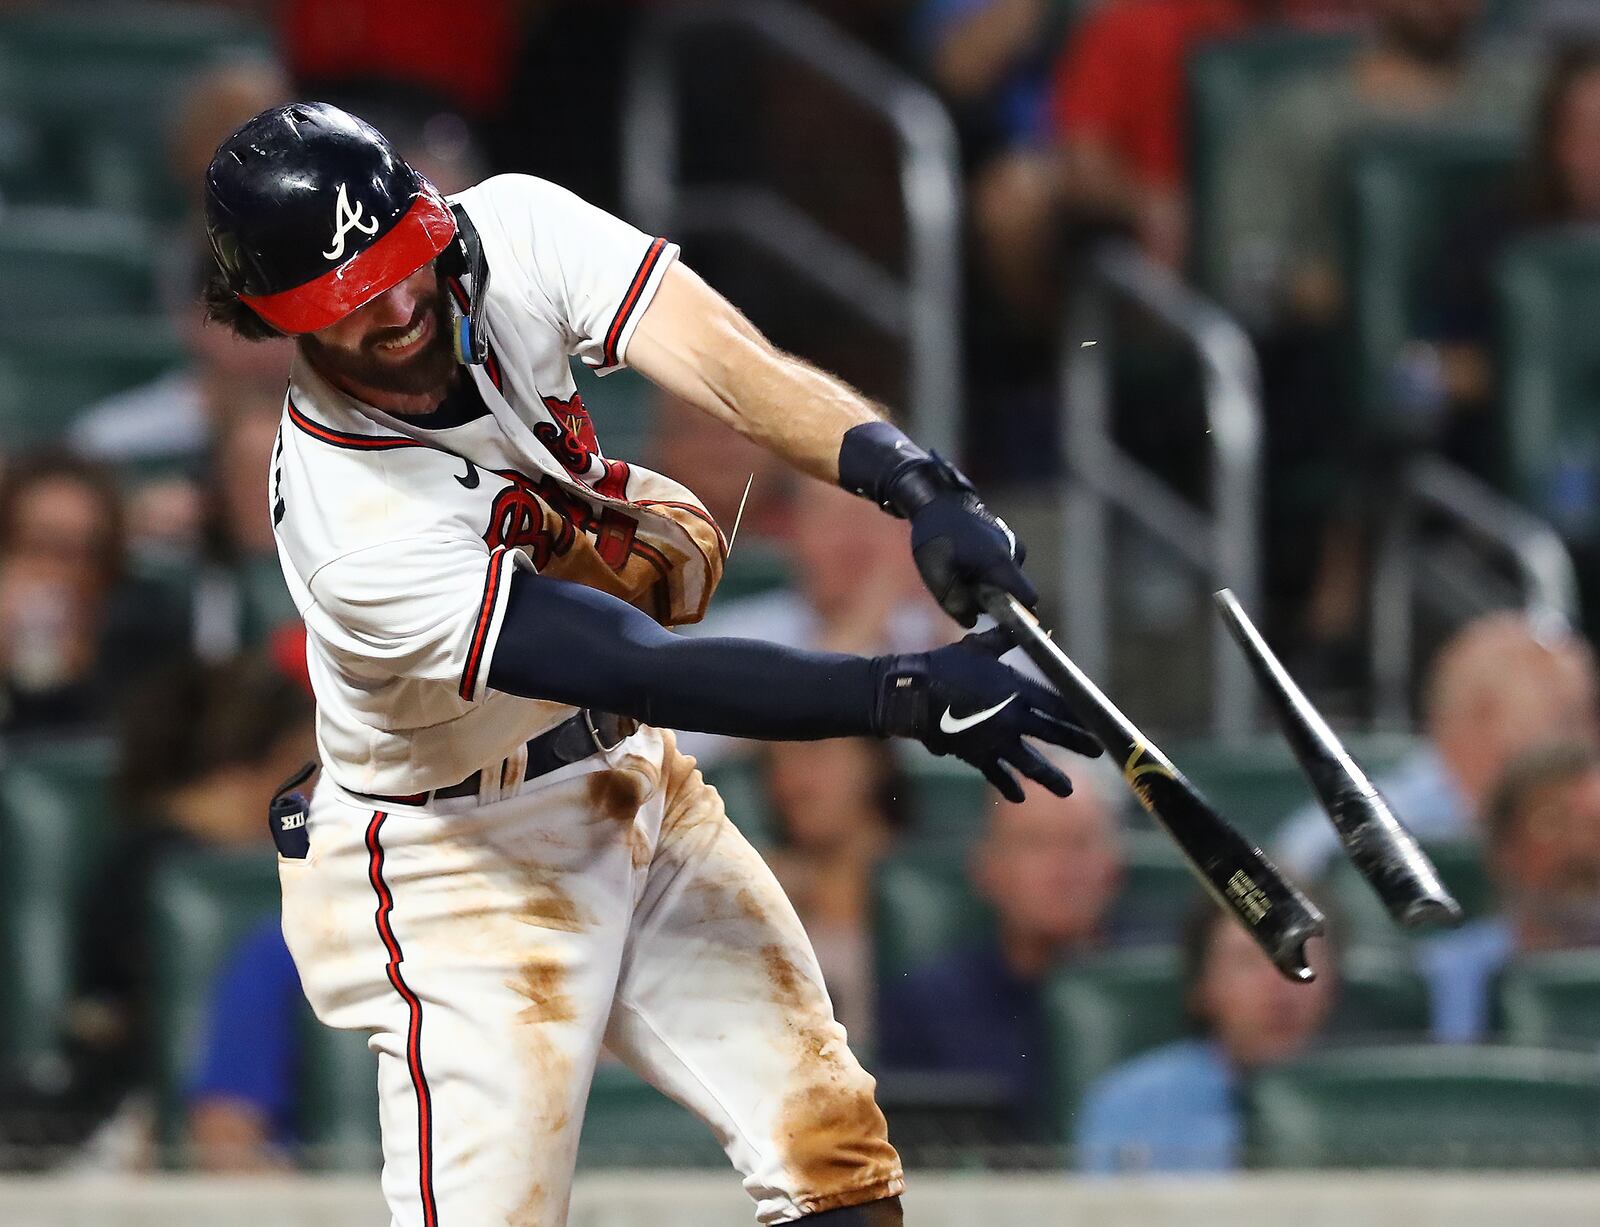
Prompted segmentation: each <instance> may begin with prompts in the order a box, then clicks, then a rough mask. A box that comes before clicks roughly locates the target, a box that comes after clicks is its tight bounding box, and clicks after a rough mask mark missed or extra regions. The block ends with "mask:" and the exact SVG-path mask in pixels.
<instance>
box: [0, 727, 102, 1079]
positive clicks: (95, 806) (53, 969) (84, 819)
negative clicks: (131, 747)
mask: <svg viewBox="0 0 1600 1227" xmlns="http://www.w3.org/2000/svg"><path fill="white" fill-rule="evenodd" d="M112 762H113V747H112V745H111V743H110V742H109V741H105V740H101V739H94V740H88V739H74V740H60V741H49V742H38V743H33V744H26V743H20V742H15V743H12V744H11V745H9V746H8V747H7V750H6V755H5V759H4V761H3V763H0V846H4V848H5V855H4V856H0V980H3V982H4V983H5V985H6V992H5V993H4V994H3V995H0V1064H10V1063H15V1064H16V1065H17V1066H20V1067H33V1066H36V1065H38V1064H40V1063H43V1062H48V1061H49V1060H51V1059H52V1058H53V1057H54V1056H55V1055H56V1054H58V1053H59V1051H60V1041H61V1028H62V1025H63V1022H64V1016H65V1010H66V1006H67V1003H68V1001H69V1000H70V999H71V997H72V994H73V992H74V991H75V990H76V988H77V983H76V973H77V962H78V941H79V938H78V922H79V919H80V917H81V915H82V912H83V904H84V902H85V900H86V898H87V895H88V892H89V890H91V889H92V888H93V885H94V881H95V877H96V874H97V871H98V869H99V866H100V863H101V854H102V852H103V850H104V848H105V845H106V840H107V830H106V827H107V809H106V804H107V803H106V791H107V784H108V781H109V778H110V775H111V770H112Z"/></svg>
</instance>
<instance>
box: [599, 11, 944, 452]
mask: <svg viewBox="0 0 1600 1227" xmlns="http://www.w3.org/2000/svg"><path fill="white" fill-rule="evenodd" d="M715 29H721V30H725V31H730V32H737V33H739V34H742V35H745V36H750V37H754V38H756V39H759V40H760V41H761V42H762V43H764V44H765V45H766V46H767V47H768V48H770V49H772V50H773V51H775V52H778V53H779V54H781V55H783V56H785V57H786V58H788V59H790V60H792V61H794V62H796V63H798V64H802V65H804V66H805V67H806V68H808V69H809V70H810V71H812V72H814V73H816V74H817V75H818V76H819V77H821V78H823V79H825V80H827V81H829V82H832V83H833V84H834V85H835V86H837V87H838V88H839V89H841V90H843V91H844V92H845V93H846V94H848V95H850V96H851V97H852V98H854V99H855V100H856V101H857V102H858V103H860V105H861V106H862V107H863V108H865V109H867V110H869V111H871V112H872V113H874V114H876V115H878V116H880V117H881V118H882V119H883V121H884V122H885V123H886V124H887V125H888V126H889V127H890V128H891V129H892V130H893V131H894V133H895V136H896V140H897V144H898V149H899V157H900V176H899V177H900V189H901V196H902V199H903V203H904V208H905V214H906V226H907V234H908V236H909V251H908V253H907V260H906V271H905V272H904V273H903V274H901V273H897V272H893V271H891V270H888V269H885V268H883V267H882V266H881V265H879V264H877V263H876V262H875V261H873V260H872V259H870V258H869V257H868V256H866V255H864V254H863V253H861V252H860V251H858V250H857V249H856V248H854V247H852V246H851V245H850V244H849V243H847V242H846V241H845V240H844V239H842V238H840V237H838V236H837V235H835V234H833V233H832V232H830V231H828V230H827V229H826V228H824V227H822V226H820V225H818V224H817V223H815V222H814V221H812V220H811V219H810V218H808V217H806V216H805V215H804V214H803V213H801V211H800V210H798V209H797V208H795V207H794V205H793V204H791V203H790V202H788V201H786V200H784V199H783V198H781V197H779V196H777V195H776V194H774V193H772V192H771V191H769V190H767V189H765V188H760V187H753V186H747V185H728V184H721V185H717V186H715V187H711V188H694V189H691V188H687V187H685V185H684V184H683V182H682V179H681V175H680V157H679V153H680V148H681V139H682V133H681V131H680V125H679V118H678V107H677V105H676V102H677V98H678V92H679V89H678V87H679V82H680V77H681V73H682V72H683V69H684V65H683V63H682V47H683V44H684V39H683V35H684V34H685V33H687V32H689V31H696V32H699V31H705V30H715ZM728 102H729V105H734V102H735V100H732V99H730V100H728ZM623 151H624V164H623V190H624V194H625V197H626V207H627V209H628V212H629V215H630V217H631V218H632V219H633V220H634V221H635V222H637V223H638V224H639V225H641V226H644V227H645V228H646V229H649V230H652V231H654V232H655V233H684V232H689V231H697V232H702V233H723V234H736V235H738V236H740V237H741V238H743V239H745V240H748V241H752V242H754V243H756V244H757V245H759V246H761V247H762V249H763V250H764V251H765V252H766V254H768V255H770V256H772V257H773V258H775V259H777V260H779V261H781V262H782V263H783V264H784V265H785V266H786V267H787V268H788V269H789V270H790V271H791V272H792V273H794V274H795V275H796V276H798V277H800V278H802V279H804V280H806V281H808V282H809V283H810V284H812V285H814V286H816V287H818V288H820V289H822V290H824V291H825V292H827V293H828V294H829V295H830V296H832V297H834V298H837V299H839V300H840V301H843V302H846V303H848V304H850V305H851V306H853V307H854V308H855V309H857V310H859V311H860V312H861V313H862V314H863V315H864V316H865V317H866V318H867V319H869V320H870V321H871V322H872V323H873V324H874V325H876V326H878V327H880V328H882V329H883V330H884V331H885V332H887V333H889V334H891V335H896V336H899V337H901V338H903V339H904V342H905V345H906V351H907V361H908V366H909V377H908V380H907V386H908V388H909V397H910V403H909V404H908V405H907V409H908V411H909V416H910V421H911V425H912V426H913V427H914V429H915V432H916V435H917V439H918V442H920V443H923V444H924V445H925V446H928V447H935V448H938V449H939V450H940V451H941V452H943V453H944V454H945V455H948V456H954V455H957V454H958V451H959V446H958V445H959V440H960V415H961V401H962V363H961V329H960V310H961V250H962V243H961V239H962V235H961V207H962V185H961V171H960V166H961V162H960V152H959V147H958V145H957V141H956V133H955V127H954V125H953V124H952V123H951V121H950V117H949V114H948V113H947V112H946V111H945V108H944V105H943V104H942V103H941V102H940V101H939V99H938V97H937V96H936V95H935V94H934V93H933V91H931V90H930V89H929V88H928V87H927V86H925V85H923V84H922V83H921V82H919V81H917V80H915V79H914V78H912V77H909V76H907V75H906V74H904V73H902V72H900V71H899V70H897V69H896V68H894V67H893V66H892V65H890V64H888V63H886V62H885V61H883V60H881V59H879V58H878V57H877V56H876V55H874V54H873V53H872V52H870V51H869V50H867V49H866V48H865V47H863V46H861V45H860V44H859V43H857V42H855V41H854V40H853V39H851V38H850V37H849V36H848V35H847V34H845V33H844V32H843V31H841V30H839V29H838V28H837V27H836V26H834V25H832V24H831V23H830V22H828V21H826V20H825V19H824V18H822V17H819V16H818V15H817V14H815V13H813V12H810V11H809V10H807V9H804V8H801V7H799V6H797V5H795V4H792V3H786V2H785V0H720V2H715V3H703V4H694V5H687V6H684V7H682V8H674V9H670V10H667V11H664V12H662V13H661V14H660V15H658V16H657V17H655V18H654V19H653V20H652V21H651V22H649V23H648V25H647V27H646V29H645V31H644V33H643V35H642V37H641V38H640V40H639V43H638V47H637V51H636V59H635V64H634V70H633V72H632V74H631V76H630V83H629V92H628V99H627V104H626V109H625V112H624V132H623ZM779 238H781V239H782V240H783V241H782V242H781V243H780V242H778V241H777V240H778V239H779Z"/></svg>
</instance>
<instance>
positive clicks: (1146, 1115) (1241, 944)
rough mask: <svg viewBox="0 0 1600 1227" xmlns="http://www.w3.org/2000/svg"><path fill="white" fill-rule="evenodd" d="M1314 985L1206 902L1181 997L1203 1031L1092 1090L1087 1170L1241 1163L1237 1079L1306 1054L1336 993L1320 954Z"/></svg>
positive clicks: (1082, 1162)
mask: <svg viewBox="0 0 1600 1227" xmlns="http://www.w3.org/2000/svg"><path fill="white" fill-rule="evenodd" d="M1311 963H1312V966H1313V968H1314V969H1315V970H1316V972H1317V978H1316V979H1315V980H1314V981H1312V982H1311V983H1310V984H1296V983H1292V982H1291V981H1289V980H1286V979H1285V978H1284V977H1283V975H1282V974H1281V973H1280V972H1279V971H1278V969H1277V968H1276V967H1274V966H1273V964H1272V961H1271V960H1270V959H1269V958H1267V956H1266V955H1265V954H1263V953H1262V952H1261V948H1260V947H1259V946H1257V945H1256V943H1255V941H1254V940H1253V939H1252V938H1251V937H1250V935H1249V934H1248V933H1246V932H1245V930H1244V929H1243V928H1242V927H1241V926H1240V925H1239V924H1237V923H1236V922H1235V921H1234V919H1233V917H1232V916H1231V915H1230V914H1229V913H1227V912H1225V911H1223V910H1222V909H1221V908H1218V907H1217V906H1216V905H1215V904H1213V903H1212V902H1211V901H1210V900H1206V901H1205V902H1204V903H1203V905H1202V906H1201V908H1200V909H1199V910H1197V911H1196V912H1195V913H1194V914H1193V915H1192V916H1191V917H1190V919H1189V922H1188V924H1187V926H1186V927H1185V930H1184V936H1183V998H1184V1006H1185V1009H1186V1011H1187V1013H1188V1015H1189V1019H1190V1022H1191V1023H1192V1025H1193V1027H1194V1030H1195V1033H1196V1034H1195V1038H1193V1039H1189V1040H1182V1041H1179V1042H1178V1043H1174V1044H1168V1045H1166V1046H1164V1047H1161V1048H1157V1049H1154V1050H1153V1051H1151V1052H1147V1053H1144V1054H1142V1055H1141V1056H1137V1057H1135V1058H1133V1059H1132V1060H1131V1061H1128V1062H1127V1063H1125V1064H1123V1065H1120V1066H1118V1067H1117V1068H1116V1069H1113V1070H1111V1071H1110V1072H1109V1073H1107V1074H1106V1075H1104V1076H1103V1077H1102V1078H1100V1080H1099V1081H1097V1082H1096V1083H1095V1084H1094V1085H1093V1086H1091V1087H1090V1088H1089V1091H1088V1092H1087V1094H1086V1095H1085V1096H1084V1102H1083V1106H1082V1108H1081V1110H1080V1112H1079V1114H1078V1130H1077V1136H1076V1138H1075V1143H1076V1147H1077V1156H1076V1157H1077V1163H1078V1166H1079V1167H1080V1168H1081V1169H1083V1170H1085V1171H1090V1172H1101V1173H1112V1172H1205V1171H1229V1170H1232V1169H1234V1168H1237V1167H1239V1166H1240V1163H1241V1159H1242V1157H1243V1141H1244V1136H1243V1135H1244V1127H1243V1124H1244V1123H1243V1119H1242V1116H1241V1113H1240V1096H1239V1093H1238V1092H1239V1084H1240V1082H1241V1081H1242V1080H1243V1079H1244V1078H1246V1077H1248V1076H1249V1074H1250V1072H1251V1071H1252V1070H1257V1069H1260V1068H1262V1067H1264V1066H1269V1065H1274V1064H1277V1063H1279V1062H1281V1061H1286V1060H1289V1059H1290V1058H1292V1057H1294V1056H1297V1055H1298V1054H1300V1053H1301V1052H1304V1051H1305V1050H1306V1048H1307V1047H1308V1046H1309V1045H1310V1043H1311V1041H1312V1040H1313V1039H1314V1038H1315V1037H1316V1035H1317V1033H1318V1031H1320V1030H1321V1029H1322V1025H1323V1023H1324V1022H1325V1021H1326V1020H1327V1017H1328V1012H1329V1010H1330V1008H1331V1007H1332V1005H1333V998H1334V993H1335V986H1334V979H1335V973H1334V966H1333V960H1332V959H1331V958H1328V957H1327V955H1326V952H1325V951H1323V950H1318V951H1316V952H1315V957H1313V958H1312V959H1311Z"/></svg>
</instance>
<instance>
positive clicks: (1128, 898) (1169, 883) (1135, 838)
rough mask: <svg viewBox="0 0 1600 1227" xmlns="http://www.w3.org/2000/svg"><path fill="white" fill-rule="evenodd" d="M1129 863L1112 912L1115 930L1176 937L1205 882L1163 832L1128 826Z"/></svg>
mask: <svg viewBox="0 0 1600 1227" xmlns="http://www.w3.org/2000/svg"><path fill="white" fill-rule="evenodd" d="M1123 852H1124V856H1125V858H1126V866H1125V868H1124V871H1123V880H1122V890H1121V892H1120V893H1119V894H1118V896H1117V902H1116V905H1115V907H1114V908H1113V912H1112V929H1113V931H1114V932H1119V933H1124V934H1128V935H1131V936H1132V937H1133V938H1135V939H1137V940H1139V941H1150V942H1155V941H1174V940H1176V939H1177V936H1178V932H1179V930H1180V929H1181V928H1182V927H1183V921H1184V918H1185V917H1186V916H1188V914H1189V913H1190V911H1191V910H1192V909H1193V908H1194V906H1195V904H1196V903H1197V902H1198V901H1199V899H1200V895H1201V892H1202V889H1203V888H1202V887H1201V886H1200V883H1199V881H1198V879H1196V878H1195V876H1194V874H1193V872H1192V871H1191V870H1190V869H1189V866H1188V864H1187V863H1186V862H1185V861H1184V859H1183V856H1182V854H1181V853H1179V851H1178V849H1177V847H1176V846H1175V845H1174V844H1173V843H1172V841H1171V840H1170V839H1168V838H1167V836H1166V835H1165V834H1162V833H1160V832H1156V831H1130V832H1128V833H1127V834H1126V835H1125V836H1124V839H1123Z"/></svg>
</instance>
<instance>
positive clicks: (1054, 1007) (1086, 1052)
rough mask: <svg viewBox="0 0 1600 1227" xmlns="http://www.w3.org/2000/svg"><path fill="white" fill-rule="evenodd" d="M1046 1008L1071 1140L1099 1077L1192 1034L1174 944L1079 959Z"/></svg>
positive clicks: (1064, 1126) (1064, 1131)
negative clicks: (1077, 1117) (1087, 1095)
mask: <svg viewBox="0 0 1600 1227" xmlns="http://www.w3.org/2000/svg"><path fill="white" fill-rule="evenodd" d="M1045 1008H1046V1011H1047V1014H1048V1018H1049V1028H1050V1052H1051V1067H1052V1069H1053V1070H1054V1072H1055V1079H1056V1102H1057V1104H1059V1105H1060V1110H1061V1117H1060V1122H1059V1123H1060V1128H1061V1135H1062V1136H1063V1137H1067V1136H1070V1134H1071V1119H1072V1117H1073V1116H1074V1115H1075V1114H1076V1112H1077V1110H1078V1104H1079V1102H1080V1101H1081V1100H1082V1099H1083V1093H1084V1091H1086V1090H1087V1089H1088V1087H1089V1085H1090V1084H1091V1083H1092V1082H1094V1080H1095V1079H1096V1078H1098V1077H1100V1076H1101V1075H1102V1074H1104V1073H1106V1072H1107V1071H1108V1070H1110V1069H1112V1068H1113V1067H1114V1066H1117V1065H1120V1064H1121V1063H1122V1062H1124V1061H1126V1060H1128V1059H1129V1058H1130V1057H1133V1056H1137V1055H1138V1054H1139V1053H1141V1052H1144V1051H1145V1050H1146V1049H1150V1048H1155V1047H1157V1046H1159V1045H1161V1044H1166V1043H1170V1042H1172V1041H1173V1040H1177V1039H1181V1038H1182V1037H1183V1035H1184V1033H1185V1031H1186V1030H1187V1023H1186V1020H1185V1017H1184V1008H1183V994H1182V990H1181V987H1180V969H1179V961H1178V954H1177V952H1176V951H1175V950H1173V949H1171V948H1169V947H1151V948H1149V949H1135V950H1123V951H1115V952H1112V953H1109V954H1105V955H1101V956H1099V957H1096V958H1092V959H1086V960H1083V961H1080V962H1077V963H1075V964H1073V966H1072V967H1070V968H1068V969H1067V970H1064V971H1061V972H1058V973H1057V974H1056V975H1055V976H1053V977H1052V978H1051V980H1050V983H1049V985H1048V987H1047V988H1046V990H1045Z"/></svg>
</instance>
